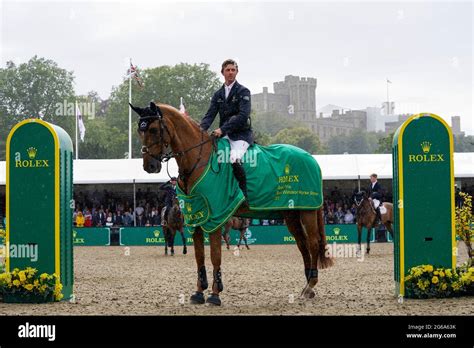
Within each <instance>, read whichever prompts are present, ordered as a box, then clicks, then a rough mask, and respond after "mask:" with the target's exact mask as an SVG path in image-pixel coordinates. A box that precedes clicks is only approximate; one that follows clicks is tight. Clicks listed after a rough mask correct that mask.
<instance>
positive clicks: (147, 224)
mask: <svg viewBox="0 0 474 348" xmlns="http://www.w3.org/2000/svg"><path fill="white" fill-rule="evenodd" d="M150 226H151V222H150V219H146V222H145V227H150Z"/></svg>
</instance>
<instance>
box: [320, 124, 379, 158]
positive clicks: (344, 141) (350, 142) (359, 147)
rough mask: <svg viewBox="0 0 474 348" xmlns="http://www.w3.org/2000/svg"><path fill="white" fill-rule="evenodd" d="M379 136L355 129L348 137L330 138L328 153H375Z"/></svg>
mask: <svg viewBox="0 0 474 348" xmlns="http://www.w3.org/2000/svg"><path fill="white" fill-rule="evenodd" d="M379 136H380V135H377V134H376V133H373V132H366V131H364V130H362V129H356V130H354V131H353V132H352V133H351V134H349V135H339V136H335V137H332V138H331V139H329V141H328V147H329V153H331V154H341V153H346V152H347V153H353V154H355V153H375V152H376V149H377V147H378V137H379Z"/></svg>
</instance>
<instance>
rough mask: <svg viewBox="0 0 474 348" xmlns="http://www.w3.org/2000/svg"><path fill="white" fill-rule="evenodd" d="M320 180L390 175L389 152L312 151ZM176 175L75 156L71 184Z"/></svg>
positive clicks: (457, 158) (473, 164) (473, 170)
mask: <svg viewBox="0 0 474 348" xmlns="http://www.w3.org/2000/svg"><path fill="white" fill-rule="evenodd" d="M314 157H315V158H316V160H317V161H318V163H319V165H320V167H321V170H322V173H323V180H351V179H357V178H358V176H359V175H360V177H361V178H362V179H367V178H368V177H369V175H370V174H372V173H377V174H378V176H379V178H380V179H391V178H392V155H390V154H384V155H378V154H367V155H315V156H314ZM167 166H168V171H169V175H170V176H177V175H178V167H177V165H176V161H175V160H174V159H171V160H170V161H169V164H168V165H167V164H166V163H165V164H163V168H162V170H161V173H158V174H148V173H147V172H145V171H144V170H143V167H142V160H141V159H131V160H128V159H107V160H75V161H74V178H73V179H74V184H126V183H133V182H134V181H135V182H136V183H157V182H165V181H168V180H169V176H168V173H167ZM5 176H6V165H5V162H4V161H3V162H0V185H5V181H6V178H5ZM454 176H455V177H456V178H474V152H467V153H466V152H465V153H455V154H454Z"/></svg>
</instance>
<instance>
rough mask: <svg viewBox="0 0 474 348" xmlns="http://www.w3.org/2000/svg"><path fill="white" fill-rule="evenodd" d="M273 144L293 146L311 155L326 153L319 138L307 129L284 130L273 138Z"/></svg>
mask: <svg viewBox="0 0 474 348" xmlns="http://www.w3.org/2000/svg"><path fill="white" fill-rule="evenodd" d="M272 143H274V144H291V145H294V146H297V147H300V148H302V149H304V150H306V151H308V152H309V153H311V154H321V153H323V152H324V151H323V149H322V146H321V143H320V142H319V139H318V137H317V136H316V135H315V134H314V133H313V132H311V130H309V129H308V128H305V127H296V128H287V129H282V130H281V131H279V132H278V133H277V134H276V135H275V136H274V137H273V138H272Z"/></svg>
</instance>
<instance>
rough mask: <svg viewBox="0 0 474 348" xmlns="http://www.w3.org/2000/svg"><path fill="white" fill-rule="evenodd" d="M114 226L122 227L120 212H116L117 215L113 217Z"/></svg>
mask: <svg viewBox="0 0 474 348" xmlns="http://www.w3.org/2000/svg"><path fill="white" fill-rule="evenodd" d="M114 225H115V226H122V225H123V215H122V212H121V211H120V210H117V215H115V219H114Z"/></svg>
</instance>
